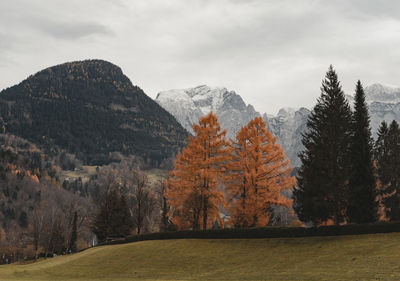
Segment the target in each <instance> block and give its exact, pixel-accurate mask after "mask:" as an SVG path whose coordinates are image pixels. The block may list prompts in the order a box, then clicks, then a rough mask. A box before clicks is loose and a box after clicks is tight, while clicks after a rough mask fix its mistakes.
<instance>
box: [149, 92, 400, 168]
mask: <svg viewBox="0 0 400 281" xmlns="http://www.w3.org/2000/svg"><path fill="white" fill-rule="evenodd" d="M365 94H366V100H367V103H368V105H369V113H370V117H371V130H372V134H373V136H374V137H376V131H377V130H378V127H379V125H380V123H381V122H382V120H385V121H386V122H388V123H390V122H392V120H396V121H397V122H399V123H400V88H397V87H391V86H385V85H382V84H373V85H371V86H368V87H365ZM346 97H347V99H348V100H349V103H350V104H351V105H352V104H353V94H352V95H346ZM156 102H158V103H159V104H160V105H161V106H162V107H163V108H165V109H166V110H167V111H169V112H170V113H171V114H172V115H173V116H175V118H176V119H177V120H178V122H179V123H181V124H182V125H183V127H185V128H186V129H187V130H188V131H189V132H191V133H193V130H192V124H194V123H197V122H198V120H199V118H200V117H201V116H203V115H205V114H207V113H209V112H210V111H211V110H212V111H214V112H215V113H216V114H217V116H218V118H219V121H220V123H221V127H222V128H225V129H227V130H228V137H231V138H234V137H235V135H236V133H237V132H238V131H239V129H240V128H241V127H242V126H244V125H246V124H247V123H248V122H249V121H250V120H251V119H253V118H254V117H256V116H261V115H260V114H259V113H258V112H256V111H255V109H254V107H253V106H251V105H246V103H245V102H244V101H243V99H242V98H241V97H240V95H238V94H237V93H235V92H234V91H228V90H227V89H226V88H213V87H209V86H205V85H203V86H198V87H195V88H188V89H181V90H170V91H165V92H161V93H159V94H158V95H157V98H156ZM310 112H311V111H310V110H309V109H307V108H304V107H302V108H299V109H294V108H282V109H280V110H279V112H278V114H277V115H271V114H266V113H264V114H263V115H262V117H263V119H264V120H265V121H266V123H267V128H268V129H269V130H270V131H271V132H272V133H273V134H274V135H275V136H277V138H278V141H279V143H280V144H281V145H282V147H283V148H284V150H285V153H286V155H287V157H288V158H289V159H290V161H291V163H292V165H293V166H294V167H298V166H300V164H301V163H300V160H299V158H298V154H299V152H301V151H302V150H303V149H304V147H303V145H302V143H301V134H302V132H304V131H305V130H306V124H307V118H308V116H309V114H310Z"/></svg>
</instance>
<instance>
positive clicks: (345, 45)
mask: <svg viewBox="0 0 400 281" xmlns="http://www.w3.org/2000/svg"><path fill="white" fill-rule="evenodd" d="M399 9H400V2H399V3H397V2H396V1H391V0H377V1H364V0H337V1H321V0H281V1H265V0H219V1H211V0H190V1H187V0H168V1H165V0H135V1H130V0H70V1H61V0H52V1H47V0H35V1H30V0H4V1H1V2H0V61H1V63H0V77H1V79H0V88H4V87H7V86H10V85H12V84H14V83H17V82H19V81H21V80H22V79H24V78H26V77H27V76H28V75H30V74H32V73H34V72H36V71H38V70H40V69H42V68H45V67H48V66H51V65H54V64H58V63H62V62H65V61H73V60H81V59H87V58H101V59H106V60H109V61H111V62H113V63H115V64H117V65H119V66H121V68H122V69H123V71H124V72H125V74H127V76H128V77H130V78H131V80H132V82H133V83H134V84H137V85H139V86H140V87H141V88H143V89H144V90H145V92H146V93H147V94H149V95H150V96H151V97H155V96H156V94H157V92H159V91H163V90H168V89H171V88H183V87H194V86H197V85H199V84H210V85H215V86H225V87H228V88H229V89H231V90H235V91H237V92H238V93H239V94H240V95H242V96H243V98H244V99H245V101H247V102H249V103H252V104H254V105H255V106H256V109H257V110H259V111H262V112H265V111H266V112H268V113H276V112H277V111H278V109H279V108H280V107H283V106H294V107H297V106H307V107H310V106H312V105H313V104H314V103H315V99H316V98H317V97H318V95H319V87H320V83H321V79H322V78H323V76H324V74H325V71H326V70H327V68H328V66H329V65H330V64H333V65H334V66H335V67H336V69H337V71H338V74H339V78H340V79H341V80H342V84H343V86H344V89H345V91H346V93H347V94H352V92H353V90H354V83H355V81H356V80H357V79H361V80H362V81H363V82H364V84H365V85H368V84H372V83H374V82H382V83H387V84H395V85H396V84H397V85H398V84H400V81H399V78H398V77H400V69H399V68H398V65H399V63H400V49H399V48H398V46H399V44H400V14H399V13H398V12H397V11H398V10H399Z"/></svg>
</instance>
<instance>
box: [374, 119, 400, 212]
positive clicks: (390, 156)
mask: <svg viewBox="0 0 400 281" xmlns="http://www.w3.org/2000/svg"><path fill="white" fill-rule="evenodd" d="M375 158H376V165H377V169H378V176H379V181H380V183H381V190H380V191H381V196H382V203H383V205H384V206H385V211H386V216H387V217H388V218H389V219H390V220H400V128H399V124H398V123H397V122H396V121H395V120H393V121H392V123H391V124H390V126H389V128H387V124H386V122H382V124H381V126H380V128H379V130H378V139H377V141H376V144H375Z"/></svg>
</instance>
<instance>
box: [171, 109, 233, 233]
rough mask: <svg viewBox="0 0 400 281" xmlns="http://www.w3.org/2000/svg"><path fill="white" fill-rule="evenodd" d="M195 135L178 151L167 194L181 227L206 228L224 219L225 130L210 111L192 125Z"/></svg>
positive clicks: (173, 215)
mask: <svg viewBox="0 0 400 281" xmlns="http://www.w3.org/2000/svg"><path fill="white" fill-rule="evenodd" d="M193 130H194V131H195V137H191V136H189V144H188V146H187V148H185V149H183V151H182V152H181V153H179V154H178V156H177V158H176V160H175V169H174V170H173V171H172V172H171V176H170V179H169V181H168V185H167V191H166V197H167V198H168V202H169V204H170V205H171V207H172V212H173V214H171V215H172V221H173V223H174V224H176V225H177V226H178V228H180V229H187V228H191V229H207V228H208V227H210V226H211V225H212V224H214V223H215V221H216V220H218V221H219V223H220V224H221V223H222V220H221V218H220V207H221V206H222V205H223V204H224V200H225V197H224V192H223V191H222V190H221V189H220V188H219V187H220V185H221V181H220V178H221V174H222V173H223V172H224V167H223V166H224V165H223V164H224V163H225V162H227V161H228V160H229V155H228V148H227V146H228V142H227V141H226V139H225V135H226V131H221V127H220V125H219V122H218V118H217V116H216V115H215V114H214V113H213V112H211V113H209V114H208V115H207V116H204V117H202V118H200V120H199V124H196V125H194V126H193Z"/></svg>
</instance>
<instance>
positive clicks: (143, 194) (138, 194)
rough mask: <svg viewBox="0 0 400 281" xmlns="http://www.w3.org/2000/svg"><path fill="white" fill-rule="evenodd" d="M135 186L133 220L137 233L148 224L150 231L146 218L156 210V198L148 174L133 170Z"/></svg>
mask: <svg viewBox="0 0 400 281" xmlns="http://www.w3.org/2000/svg"><path fill="white" fill-rule="evenodd" d="M133 179H134V187H133V194H132V195H133V197H132V199H133V204H132V205H133V208H132V213H133V220H134V224H135V226H136V232H137V234H140V233H142V230H143V228H144V227H146V226H147V229H145V230H147V231H149V230H150V229H149V224H148V223H147V224H146V220H147V221H148V220H150V219H151V215H152V212H153V210H155V206H156V204H157V203H156V200H155V198H154V195H153V193H152V191H151V190H150V189H149V188H148V187H147V185H148V179H147V175H146V174H145V173H143V172H142V171H140V170H139V169H136V170H135V171H133Z"/></svg>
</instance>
